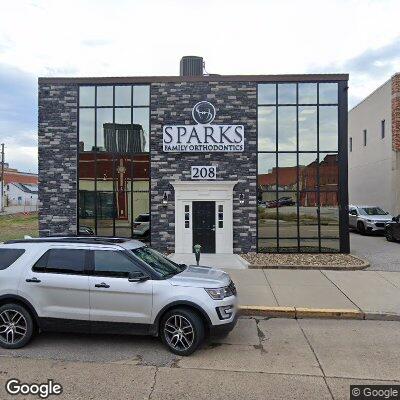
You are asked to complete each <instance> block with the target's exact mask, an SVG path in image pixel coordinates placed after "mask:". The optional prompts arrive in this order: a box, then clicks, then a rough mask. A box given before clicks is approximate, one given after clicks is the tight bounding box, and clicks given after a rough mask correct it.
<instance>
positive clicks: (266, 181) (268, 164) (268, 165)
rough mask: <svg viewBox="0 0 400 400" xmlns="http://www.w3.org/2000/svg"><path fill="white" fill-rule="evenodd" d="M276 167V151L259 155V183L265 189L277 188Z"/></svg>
mask: <svg viewBox="0 0 400 400" xmlns="http://www.w3.org/2000/svg"><path fill="white" fill-rule="evenodd" d="M275 167H276V156H275V153H260V154H259V155H258V185H260V186H261V187H262V188H263V190H274V189H275V188H276V168H275Z"/></svg>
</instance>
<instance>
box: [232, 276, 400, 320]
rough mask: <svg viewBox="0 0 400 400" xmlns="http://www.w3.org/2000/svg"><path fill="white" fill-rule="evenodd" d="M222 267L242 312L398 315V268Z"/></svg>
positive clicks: (361, 316)
mask: <svg viewBox="0 0 400 400" xmlns="http://www.w3.org/2000/svg"><path fill="white" fill-rule="evenodd" d="M225 270H226V271H227V272H229V274H230V275H231V277H232V279H233V281H234V282H235V284H236V286H237V289H238V293H239V305H240V307H241V310H242V313H244V314H248V315H251V314H258V315H265V316H286V317H291V318H295V317H299V318H300V317H306V316H307V317H313V316H315V317H317V316H321V317H341V318H354V319H395V320H400V272H382V271H322V270H320V271H305V270H273V269H265V270H231V269H225Z"/></svg>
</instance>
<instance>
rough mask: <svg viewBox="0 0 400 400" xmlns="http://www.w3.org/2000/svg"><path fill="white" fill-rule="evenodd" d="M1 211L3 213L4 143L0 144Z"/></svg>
mask: <svg viewBox="0 0 400 400" xmlns="http://www.w3.org/2000/svg"><path fill="white" fill-rule="evenodd" d="M0 182H1V209H0V211H1V212H3V211H4V143H2V144H1V180H0Z"/></svg>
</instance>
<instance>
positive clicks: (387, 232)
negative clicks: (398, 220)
mask: <svg viewBox="0 0 400 400" xmlns="http://www.w3.org/2000/svg"><path fill="white" fill-rule="evenodd" d="M385 237H386V240H387V241H388V242H394V241H395V239H394V237H393V232H392V230H391V229H385Z"/></svg>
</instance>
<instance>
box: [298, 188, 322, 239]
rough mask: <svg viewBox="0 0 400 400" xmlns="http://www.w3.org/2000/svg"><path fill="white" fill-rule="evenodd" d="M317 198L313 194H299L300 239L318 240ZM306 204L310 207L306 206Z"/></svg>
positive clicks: (315, 194)
mask: <svg viewBox="0 0 400 400" xmlns="http://www.w3.org/2000/svg"><path fill="white" fill-rule="evenodd" d="M317 200H318V197H317V193H315V192H302V193H301V194H300V206H299V227H300V237H301V238H310V237H314V238H315V237H316V238H318V207H316V206H313V205H314V204H316V203H317ZM308 202H309V204H310V205H308Z"/></svg>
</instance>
